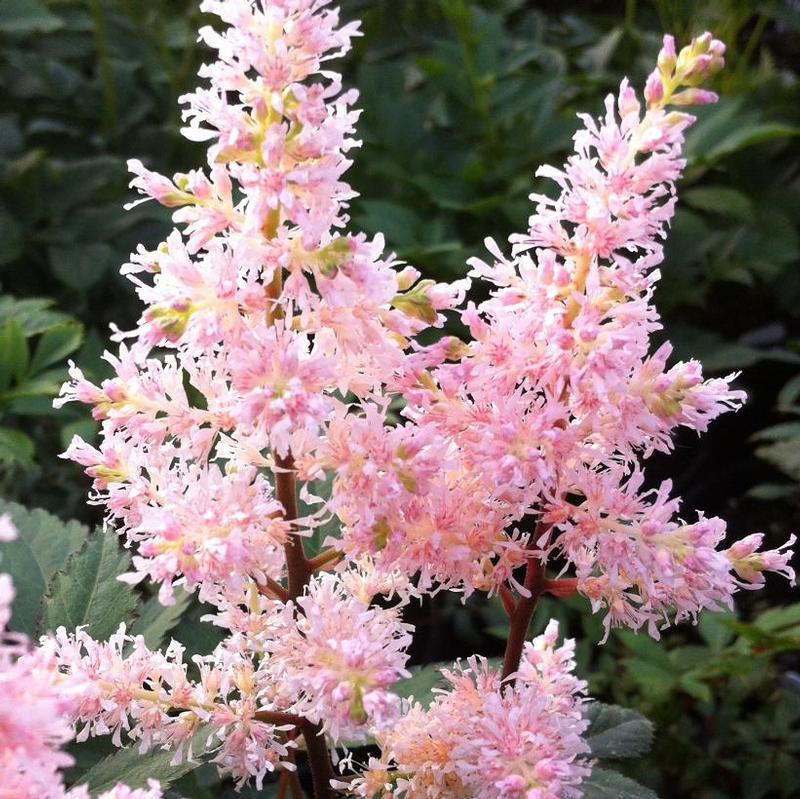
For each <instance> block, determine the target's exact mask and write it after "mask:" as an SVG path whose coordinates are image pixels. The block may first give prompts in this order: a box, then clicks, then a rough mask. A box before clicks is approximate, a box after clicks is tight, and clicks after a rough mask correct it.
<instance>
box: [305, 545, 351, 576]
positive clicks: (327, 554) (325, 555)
mask: <svg viewBox="0 0 800 799" xmlns="http://www.w3.org/2000/svg"><path fill="white" fill-rule="evenodd" d="M343 557H344V553H343V552H339V550H338V549H333V548H331V549H326V550H325V551H323V552H320V553H319V555H317V556H316V557H314V558H311V560H310V561H308V566H309V568H310V569H311V571H312V572H316V571H319V570H320V569H324V568H325V567H326V566H330V565H332V564H334V563H337V562H338V561H340V560H341V559H342V558H343Z"/></svg>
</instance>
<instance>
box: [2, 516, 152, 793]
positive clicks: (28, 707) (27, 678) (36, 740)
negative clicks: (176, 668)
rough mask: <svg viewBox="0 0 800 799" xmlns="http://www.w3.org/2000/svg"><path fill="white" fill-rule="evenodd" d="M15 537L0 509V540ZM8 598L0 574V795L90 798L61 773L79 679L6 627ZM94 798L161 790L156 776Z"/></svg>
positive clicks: (9, 588)
mask: <svg viewBox="0 0 800 799" xmlns="http://www.w3.org/2000/svg"><path fill="white" fill-rule="evenodd" d="M15 538H16V529H15V527H14V525H13V523H12V521H11V518H10V517H9V516H8V514H3V515H2V516H0V542H2V541H13V540H14V539H15ZM13 600H14V587H13V585H12V582H11V578H10V577H9V575H7V574H0V799H90V795H89V792H88V790H87V788H86V786H79V787H77V788H73V789H71V790H69V791H68V790H67V789H66V788H65V787H64V780H63V776H62V774H61V770H62V769H65V768H68V767H70V766H71V765H72V764H73V762H74V761H73V758H72V756H71V755H69V754H67V753H66V752H64V751H62V749H61V747H62V746H63V745H64V744H66V743H67V742H69V741H71V740H72V738H73V732H72V728H71V726H70V723H69V716H70V714H71V713H72V712H73V708H74V703H75V701H76V696H77V694H78V692H79V685H81V681H80V680H72V679H71V680H69V681H67V682H65V681H64V680H63V678H62V675H61V674H60V673H59V670H58V666H57V664H55V663H54V661H53V659H52V657H51V656H50V652H49V651H48V648H47V647H45V648H40V649H32V648H31V645H30V642H29V641H28V639H27V638H26V637H25V636H24V635H21V634H19V633H12V632H10V631H9V630H8V629H7V624H8V622H9V620H10V618H11V603H12V602H13ZM89 685H90V683H84V684H83V687H84V688H86V687H88V686H89ZM23 697H24V706H22V707H20V699H21V698H23ZM97 799H161V789H160V788H159V785H158V783H157V782H155V781H151V784H150V789H149V790H147V791H144V790H142V791H139V790H131V789H130V788H128V787H127V786H125V785H122V784H119V785H117V786H116V787H115V788H113V789H112V790H111V791H106V792H105V793H102V794H100V795H99V796H98V798H97Z"/></svg>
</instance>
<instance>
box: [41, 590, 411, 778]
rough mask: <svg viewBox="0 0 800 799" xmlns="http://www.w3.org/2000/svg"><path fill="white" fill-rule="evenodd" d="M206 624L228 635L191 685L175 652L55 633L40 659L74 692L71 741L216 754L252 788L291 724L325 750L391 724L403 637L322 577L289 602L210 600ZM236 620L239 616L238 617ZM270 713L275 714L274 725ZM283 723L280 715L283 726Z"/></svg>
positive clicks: (389, 621) (396, 623) (280, 754)
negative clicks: (311, 730)
mask: <svg viewBox="0 0 800 799" xmlns="http://www.w3.org/2000/svg"><path fill="white" fill-rule="evenodd" d="M216 601H217V604H218V606H219V607H220V613H219V614H218V615H217V616H216V617H215V618H214V619H213V621H215V622H216V623H217V624H220V625H222V626H225V627H227V628H228V629H229V631H230V633H231V634H230V636H229V637H228V638H226V639H225V640H224V641H223V642H222V643H221V644H220V645H219V646H218V647H217V648H216V649H215V650H214V652H212V653H211V654H210V655H208V656H204V657H195V658H194V661H195V663H196V665H197V666H198V668H199V671H200V678H199V680H197V681H193V680H191V679H190V678H189V677H188V673H187V666H188V664H187V663H186V662H185V661H184V658H183V647H182V646H181V645H180V644H178V643H177V642H176V641H173V642H172V643H171V644H170V645H169V646H168V647H167V648H166V649H165V650H164V651H163V652H162V651H152V650H150V649H148V647H147V646H146V645H145V643H144V640H143V639H142V637H141V636H131V635H129V634H128V633H127V631H126V629H125V627H124V625H123V626H122V627H121V628H120V629H119V630H118V631H117V632H116V633H115V634H114V635H112V636H111V637H110V638H109V640H108V641H105V642H98V641H95V640H93V639H92V638H91V637H90V636H89V635H88V634H87V633H86V632H85V631H84V630H82V629H78V630H77V631H76V632H74V633H67V631H66V630H65V629H64V628H60V629H59V630H58V631H57V632H56V634H55V635H54V636H51V637H45V638H43V639H42V642H41V647H40V650H39V651H40V652H41V653H42V655H43V656H44V657H46V658H47V659H48V660H49V661H50V662H52V663H53V664H54V665H55V666H56V668H57V669H58V670H59V671H60V672H61V674H62V675H63V677H64V678H65V679H66V680H67V683H68V684H71V685H74V686H77V689H76V691H75V694H76V695H75V697H74V699H73V701H72V703H71V705H70V707H69V708H68V710H66V711H65V712H66V713H67V714H68V715H69V716H70V718H71V720H72V721H73V722H74V723H75V725H76V728H77V740H78V741H83V740H86V739H87V738H88V737H89V736H90V735H91V736H93V735H110V736H111V737H112V740H113V741H114V743H115V744H116V745H117V746H121V745H122V744H123V736H125V738H127V739H128V740H130V741H135V742H137V744H138V746H139V748H140V749H141V751H143V752H144V751H147V750H148V749H151V748H152V747H154V746H169V747H170V748H173V749H174V750H175V759H176V761H179V760H181V759H182V758H184V757H189V758H190V757H191V756H192V752H191V747H192V740H193V738H198V739H199V740H195V742H194V745H195V748H197V747H198V746H199V748H200V749H201V750H211V751H214V752H215V755H214V762H216V763H217V764H218V765H219V766H220V768H221V770H222V771H223V772H225V773H229V774H231V775H232V776H233V777H234V778H235V779H236V780H238V781H240V782H242V781H244V780H247V779H250V778H253V779H255V781H256V784H257V785H259V786H260V785H261V783H262V781H263V779H264V777H265V775H266V774H267V773H268V772H271V771H274V770H275V768H276V767H277V766H278V764H279V763H280V764H282V766H283V767H285V768H292V765H291V762H290V761H289V760H288V759H287V756H288V755H289V750H288V747H291V746H292V743H291V742H290V741H289V740H287V738H286V735H285V733H286V732H287V731H288V730H291V729H292V728H293V726H294V725H293V723H292V718H294V719H298V718H301V717H302V718H307V719H310V720H311V721H313V722H315V723H320V724H322V725H323V726H324V728H325V731H326V732H328V733H329V734H330V735H331V737H332V738H333V739H334V740H337V741H339V740H350V741H352V740H356V739H358V738H364V737H366V735H367V734H368V732H369V731H374V730H376V729H382V728H384V727H386V726H387V725H389V724H391V723H392V722H393V721H394V720H395V719H396V718H397V716H398V715H399V711H400V700H399V698H398V697H397V696H396V695H395V694H393V693H391V691H390V688H391V686H392V685H393V684H394V683H396V682H397V681H398V680H399V679H401V678H402V677H407V676H409V673H408V672H407V671H406V669H405V663H406V660H407V655H406V654H405V648H406V647H407V646H408V644H409V643H410V641H411V636H410V634H409V633H410V629H411V628H410V627H409V625H406V624H403V623H402V622H401V621H400V618H399V610H398V609H397V608H380V607H370V605H369V601H368V600H367V601H365V600H363V599H359V598H357V597H354V596H352V595H351V594H350V593H349V592H348V591H347V590H346V588H345V587H344V585H343V584H342V582H341V581H340V580H339V579H338V578H337V577H336V576H335V575H333V574H321V575H319V576H318V577H316V578H314V579H313V580H312V581H311V583H310V585H309V586H308V590H307V592H306V594H304V595H303V596H302V597H300V598H298V599H297V601H296V602H281V601H278V600H269V599H267V598H266V597H263V596H262V595H261V594H259V592H258V591H257V590H255V586H254V584H253V585H251V586H250V591H249V596H243V595H236V594H234V593H232V592H229V593H228V594H227V595H226V596H218V597H216ZM245 608H246V610H245ZM275 713H279V714H284V715H282V716H275V715H274V714H275ZM287 714H288V715H287Z"/></svg>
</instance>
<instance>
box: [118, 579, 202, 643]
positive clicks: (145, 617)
mask: <svg viewBox="0 0 800 799" xmlns="http://www.w3.org/2000/svg"><path fill="white" fill-rule="evenodd" d="M191 603H192V595H191V594H189V593H187V592H186V591H180V592H178V593H177V596H176V597H175V604H174V605H162V604H161V603H160V602H159V601H158V597H157V596H153V597H151V598H150V599H148V600H147V602H145V603H144V606H143V607H142V610H141V612H140V613H139V617H138V618H137V619H136V621H135V622H134V623H133V624H132V625H131V627H130V633H131V635H142V636H144V642H145V643H146V644H147V646H148V647H150V649H158V648H159V647H160V646H161V644H162V643H163V642H164V639H165V638H166V636H167V633H168V632H169V631H170V630H172V629H173V628H174V627H175V626H176V625H177V624H178V622H179V621H180V620H181V616H182V615H183V612H184V611H185V610H186V608H188V607H189V605H190V604H191Z"/></svg>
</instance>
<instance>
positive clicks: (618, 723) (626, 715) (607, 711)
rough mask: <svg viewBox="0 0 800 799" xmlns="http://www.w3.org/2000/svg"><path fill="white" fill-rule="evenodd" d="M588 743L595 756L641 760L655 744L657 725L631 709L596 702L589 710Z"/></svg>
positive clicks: (587, 716)
mask: <svg viewBox="0 0 800 799" xmlns="http://www.w3.org/2000/svg"><path fill="white" fill-rule="evenodd" d="M586 718H587V719H588V720H589V729H588V730H587V731H586V743H588V744H589V746H590V747H591V748H592V755H593V756H594V757H600V758H611V759H614V760H616V759H619V758H623V757H639V756H640V755H643V754H645V752H647V751H649V749H650V747H651V746H652V743H653V723H652V722H651V721H649V720H648V719H646V718H645V717H644V716H642V715H641V714H640V713H637V712H636V711H635V710H631V709H630V708H624V707H618V706H617V705H604V704H602V703H601V702H593V703H592V704H590V705H589V707H588V709H587V711H586Z"/></svg>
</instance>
